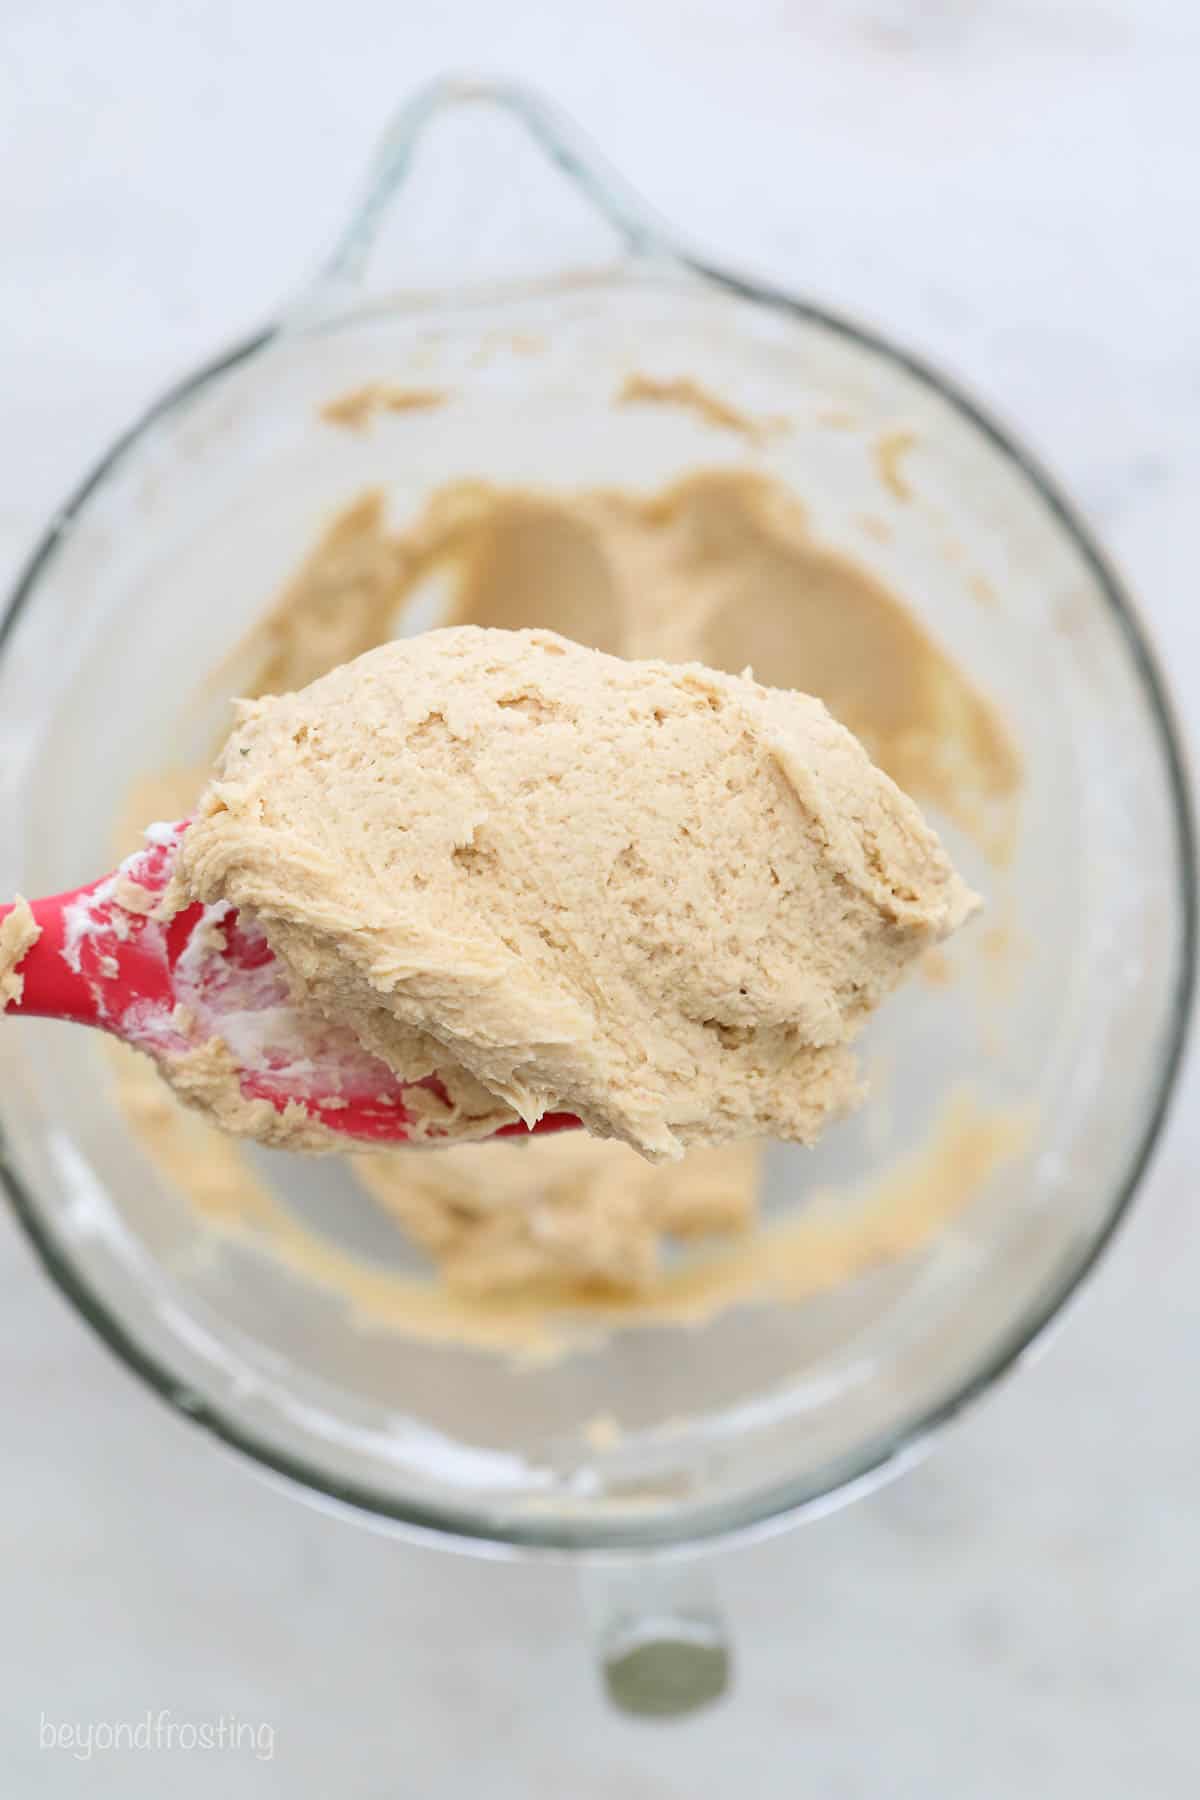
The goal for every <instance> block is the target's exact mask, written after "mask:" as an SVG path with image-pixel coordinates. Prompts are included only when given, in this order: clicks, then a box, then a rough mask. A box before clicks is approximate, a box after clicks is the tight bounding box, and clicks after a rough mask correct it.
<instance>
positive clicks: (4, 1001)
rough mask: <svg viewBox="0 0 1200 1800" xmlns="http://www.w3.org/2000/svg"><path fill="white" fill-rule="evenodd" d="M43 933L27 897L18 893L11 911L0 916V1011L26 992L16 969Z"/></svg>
mask: <svg viewBox="0 0 1200 1800" xmlns="http://www.w3.org/2000/svg"><path fill="white" fill-rule="evenodd" d="M41 935H42V928H41V926H40V925H39V924H38V922H37V920H36V919H35V918H34V916H33V912H32V910H31V908H30V905H29V902H28V900H25V899H22V897H21V895H20V894H18V895H17V896H16V898H15V900H14V901H13V906H12V911H11V912H9V913H6V914H5V916H4V918H3V920H0V1012H3V1011H4V1010H5V1008H6V1007H9V1006H15V1005H17V1003H18V1002H19V1001H20V998H21V995H22V994H23V993H24V992H25V979H24V976H22V975H18V974H17V970H18V968H19V967H20V965H21V962H22V961H23V959H24V957H25V955H26V953H27V952H28V951H29V950H31V949H32V947H33V946H34V944H36V943H37V941H38V939H39V938H40V937H41Z"/></svg>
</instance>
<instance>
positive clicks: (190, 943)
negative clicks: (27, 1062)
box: [0, 820, 578, 1148]
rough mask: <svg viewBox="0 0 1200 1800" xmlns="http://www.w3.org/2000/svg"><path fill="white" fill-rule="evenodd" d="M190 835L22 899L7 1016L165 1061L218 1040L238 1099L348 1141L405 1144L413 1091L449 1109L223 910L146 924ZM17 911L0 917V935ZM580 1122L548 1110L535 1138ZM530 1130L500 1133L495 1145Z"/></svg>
mask: <svg viewBox="0 0 1200 1800" xmlns="http://www.w3.org/2000/svg"><path fill="white" fill-rule="evenodd" d="M186 829H187V822H186V820H185V821H184V822H183V823H182V824H175V825H152V826H151V827H150V829H149V830H148V831H147V833H146V845H145V848H144V849H142V850H139V851H136V852H135V853H134V855H132V856H130V857H127V858H126V860H125V861H124V862H123V863H122V864H121V867H120V868H119V869H118V870H117V871H116V873H115V874H112V875H108V876H106V877H105V878H104V879H103V880H102V881H95V882H93V883H92V884H91V885H90V886H89V887H83V888H76V889H75V890H74V891H73V892H71V893H67V894H54V895H52V896H51V897H50V898H49V899H46V900H35V901H33V902H31V911H32V913H33V916H34V919H35V921H36V923H37V924H38V925H39V927H40V928H41V936H40V937H39V938H38V940H37V942H36V943H35V944H33V945H32V946H31V947H30V949H29V950H28V951H27V952H26V953H25V956H24V957H23V958H22V960H21V962H20V963H19V964H18V965H17V967H16V970H15V973H17V974H19V975H20V977H21V979H22V982H23V991H22V993H21V997H20V999H19V1000H15V1001H11V1002H10V1003H9V1005H8V1008H7V1012H8V1013H9V1014H21V1013H23V1014H29V1015H32V1016H34V1017H37V1018H43V1019H67V1020H70V1021H72V1022H73V1023H75V1024H77V1025H95V1026H98V1027H99V1028H100V1030H101V1031H107V1032H110V1033H111V1034H112V1035H113V1036H114V1037H119V1038H123V1039H124V1040H125V1042H126V1043H128V1044H133V1045H134V1046H135V1047H136V1048H137V1049H139V1050H145V1051H147V1052H148V1053H149V1054H150V1055H151V1056H154V1057H156V1058H157V1059H159V1060H160V1061H167V1060H169V1059H170V1058H171V1057H172V1056H179V1055H182V1054H183V1053H185V1052H187V1051H189V1050H194V1049H195V1048H196V1047H197V1044H198V1043H203V1042H204V1041H206V1040H208V1039H210V1038H213V1037H219V1038H222V1039H223V1040H224V1041H225V1043H226V1044H227V1045H228V1047H229V1049H230V1051H231V1052H232V1054H233V1057H234V1059H235V1061H236V1063H237V1065H238V1080H239V1084H240V1087H241V1091H242V1094H243V1095H244V1097H245V1098H246V1099H247V1100H268V1101H269V1102H270V1103H271V1105H272V1106H274V1107H275V1108H276V1110H277V1111H280V1112H282V1111H283V1109H284V1108H285V1107H286V1106H287V1105H288V1103H289V1101H291V1102H295V1103H296V1104H298V1105H300V1106H302V1107H303V1108H304V1109H305V1111H306V1112H308V1113H309V1114H310V1115H311V1116H312V1117H313V1118H315V1119H317V1120H319V1121H320V1123H321V1124H322V1125H325V1126H327V1127H328V1128H329V1130H330V1131H335V1132H339V1133H340V1134H342V1135H343V1136H344V1137H346V1138H348V1139H358V1140H360V1141H361V1140H366V1141H368V1142H372V1143H396V1144H402V1143H404V1142H406V1141H407V1139H408V1137H409V1134H410V1126H411V1124H412V1121H413V1117H414V1108H413V1105H412V1095H413V1089H414V1088H416V1087H422V1088H426V1089H429V1090H431V1091H432V1093H434V1094H435V1095H436V1096H437V1097H438V1099H440V1100H442V1101H444V1102H446V1104H447V1106H448V1105H449V1097H448V1095H447V1093H446V1090H445V1088H444V1087H443V1085H442V1083H441V1081H440V1080H439V1078H438V1077H437V1076H436V1075H429V1076H426V1077H425V1078H424V1079H423V1080H422V1081H420V1082H415V1083H413V1082H404V1081H401V1080H400V1079H399V1077H398V1076H396V1075H395V1074H394V1073H393V1071H392V1070H391V1069H389V1068H388V1066H387V1064H386V1063H383V1062H380V1061H379V1060H378V1059H377V1058H376V1057H373V1056H371V1055H370V1054H369V1053H368V1052H367V1051H365V1050H364V1049H363V1048H362V1046H361V1044H359V1042H358V1040H357V1038H355V1036H354V1035H353V1033H352V1032H350V1031H349V1030H347V1029H345V1028H343V1027H339V1026H336V1025H331V1024H329V1023H328V1022H327V1021H325V1020H323V1019H322V1018H321V1017H320V1016H319V1015H317V1014H315V1013H312V1012H309V1011H306V1010H305V1009H304V1008H302V1007H298V1006H296V1005H295V1004H294V1003H293V1002H292V1000H291V997H290V995H289V992H288V986H287V981H286V979H285V976H284V972H283V970H282V969H281V968H280V966H279V964H278V963H277V962H276V960H275V958H274V956H273V955H272V953H271V948H270V945H269V944H268V943H267V940H266V937H265V935H264V934H263V932H262V930H261V928H260V927H259V926H258V925H257V924H256V923H254V922H253V921H251V920H249V919H245V918H242V917H241V916H239V914H238V913H237V912H236V911H235V910H234V909H233V908H232V907H229V906H226V905H223V904H222V905H218V906H201V905H199V904H195V905H193V906H189V907H188V908H187V909H186V910H185V911H184V912H181V913H178V914H177V915H176V916H175V918H173V919H172V920H171V922H170V923H169V924H167V925H163V924H161V923H160V922H159V921H158V920H157V919H154V918H152V917H150V916H149V915H150V913H151V911H152V910H153V908H154V906H155V904H156V902H157V901H158V899H159V898H160V897H161V895H162V893H163V890H164V889H165V888H166V886H167V883H168V882H169V880H170V878H171V871H172V868H173V866H174V862H175V856H176V853H177V851H178V848H179V840H180V838H181V837H182V835H183V833H184V831H185V830H186ZM12 911H13V908H12V907H10V906H5V907H0V924H2V923H3V921H4V919H5V918H6V917H7V916H8V914H9V913H11V912H12ZM177 1008H183V1009H184V1012H183V1013H182V1014H181V1013H180V1012H178V1011H177V1010H176V1009H177ZM421 1114H422V1117H423V1122H424V1129H425V1132H426V1133H429V1132H430V1131H432V1132H433V1135H435V1136H436V1135H438V1133H437V1127H436V1125H433V1126H432V1127H431V1126H430V1124H429V1119H428V1104H427V1102H426V1104H425V1105H423V1106H422V1107H421ZM577 1124H578V1120H577V1119H574V1118H572V1117H571V1116H570V1115H569V1114H566V1113H548V1114H547V1115H546V1117H545V1118H543V1119H541V1120H540V1121H539V1122H538V1124H537V1125H536V1126H535V1127H534V1130H535V1131H537V1132H539V1133H542V1132H547V1131H558V1130H562V1129H563V1128H565V1127H567V1126H572V1125H577ZM526 1130H527V1128H526V1127H525V1126H524V1125H521V1124H513V1125H504V1126H502V1127H501V1128H500V1130H499V1131H498V1132H497V1134H496V1135H497V1136H500V1137H505V1136H510V1135H513V1134H516V1135H524V1134H525V1132H526ZM443 1135H444V1134H443ZM421 1141H422V1142H425V1141H427V1137H422V1140H421ZM349 1147H350V1146H349V1145H347V1148H349Z"/></svg>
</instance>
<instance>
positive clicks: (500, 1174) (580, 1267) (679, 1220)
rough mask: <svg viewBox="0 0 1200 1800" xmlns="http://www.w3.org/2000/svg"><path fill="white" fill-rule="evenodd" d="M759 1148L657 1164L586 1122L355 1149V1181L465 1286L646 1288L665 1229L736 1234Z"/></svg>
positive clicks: (742, 1226) (743, 1225)
mask: <svg viewBox="0 0 1200 1800" xmlns="http://www.w3.org/2000/svg"><path fill="white" fill-rule="evenodd" d="M759 1156H760V1151H759V1147H758V1145H757V1144H753V1143H749V1142H745V1141H743V1142H742V1143H738V1144H722V1145H719V1146H718V1147H717V1148H715V1149H709V1150H693V1151H692V1152H691V1153H690V1154H689V1155H688V1156H687V1157H686V1158H684V1160H683V1161H682V1162H679V1163H675V1164H672V1165H669V1166H668V1167H665V1168H662V1167H658V1168H656V1167H655V1166H654V1165H653V1164H651V1163H648V1162H646V1161H645V1160H644V1159H643V1158H642V1157H640V1156H636V1155H635V1154H634V1153H633V1151H632V1150H629V1149H627V1148H626V1147H625V1146H624V1145H623V1144H614V1143H606V1142H604V1141H603V1140H601V1139H599V1138H593V1137H589V1136H587V1135H586V1133H584V1132H580V1131H572V1132H565V1131H564V1132H560V1133H558V1134H557V1135H555V1136H553V1137H544V1138H526V1139H508V1140H504V1141H498V1142H496V1143H494V1144H459V1145H456V1146H454V1147H452V1148H451V1149H449V1150H443V1151H440V1152H439V1153H438V1154H437V1155H434V1156H406V1155H404V1154H403V1153H402V1154H400V1155H392V1156H364V1157H360V1158H357V1159H356V1161H355V1165H354V1167H355V1173H356V1174H357V1175H358V1178H359V1180H360V1181H361V1182H362V1183H363V1185H364V1187H366V1188H367V1190H368V1191H369V1192H370V1193H371V1194H372V1195H373V1196H374V1197H375V1199H377V1200H378V1201H379V1203H380V1205H381V1206H383V1207H384V1208H385V1209H386V1210H387V1211H388V1212H389V1213H391V1215H392V1216H393V1217H394V1218H395V1219H396V1220H397V1221H398V1222H399V1223H400V1225H401V1226H403V1228H404V1230H405V1231H406V1232H407V1233H408V1235H409V1236H410V1237H411V1238H413V1239H414V1240H415V1242H416V1243H418V1244H420V1245H421V1246H422V1248H423V1249H425V1250H428V1252H429V1253H430V1255H431V1256H432V1257H434V1258H435V1259H436V1261H437V1263H438V1266H439V1268H440V1269H441V1272H442V1276H443V1278H444V1280H445V1281H446V1282H447V1284H448V1285H449V1286H450V1287H451V1288H453V1289H454V1291H455V1292H456V1293H458V1294H461V1295H462V1296H463V1297H464V1298H470V1297H474V1298H477V1299H483V1298H486V1297H488V1296H496V1295H501V1294H529V1295H533V1294H536V1293H538V1292H541V1293H542V1294H546V1293H548V1292H551V1291H553V1292H557V1293H559V1294H561V1293H562V1292H564V1291H570V1292H581V1291H584V1290H587V1289H596V1290H600V1291H604V1292H607V1293H629V1294H634V1293H646V1292H648V1291H650V1290H651V1288H652V1287H653V1285H654V1283H655V1281H656V1280H657V1279H658V1278H659V1276H660V1274H661V1271H662V1256H661V1248H662V1243H663V1241H664V1239H666V1238H702V1237H716V1236H720V1237H737V1236H740V1235H741V1234H742V1233H743V1232H745V1231H748V1230H749V1229H750V1227H751V1225H752V1224H753V1222H754V1190H755V1178H756V1174H757V1165H758V1161H759Z"/></svg>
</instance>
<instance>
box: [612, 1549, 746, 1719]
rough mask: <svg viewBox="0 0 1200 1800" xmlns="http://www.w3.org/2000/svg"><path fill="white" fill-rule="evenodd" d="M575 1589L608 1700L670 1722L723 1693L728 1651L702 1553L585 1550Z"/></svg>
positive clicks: (727, 1681) (730, 1658) (727, 1674)
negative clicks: (614, 1553)
mask: <svg viewBox="0 0 1200 1800" xmlns="http://www.w3.org/2000/svg"><path fill="white" fill-rule="evenodd" d="M579 1580H580V1588H581V1591H582V1596H583V1603H584V1609H585V1613H586V1616H587V1620H588V1627H589V1634H590V1637H591V1644H592V1653H593V1655H594V1657H595V1659H596V1665H597V1668H598V1670H599V1673H600V1677H601V1680H602V1681H603V1683H604V1689H605V1692H606V1694H607V1696H608V1699H609V1701H610V1703H611V1704H612V1705H613V1706H614V1707H615V1708H616V1709H617V1711H618V1712H623V1713H629V1714H633V1715H635V1716H637V1717H640V1718H658V1719H672V1718H680V1717H682V1716H683V1715H684V1714H686V1713H692V1712H696V1711H698V1710H699V1709H700V1708H701V1707H705V1706H710V1705H712V1703H713V1702H714V1701H715V1700H719V1699H720V1698H721V1696H722V1695H723V1694H725V1693H726V1692H728V1690H729V1687H730V1685H731V1681H732V1672H733V1654H732V1650H731V1648H730V1644H729V1640H728V1637H727V1634H726V1629H725V1622H724V1618H723V1616H722V1613H721V1610H720V1606H719V1604H718V1602H717V1598H716V1588H715V1584H714V1582H713V1577H712V1566H711V1561H710V1560H709V1559H708V1558H706V1557H704V1556H702V1555H694V1554H693V1555H685V1556H680V1555H654V1554H652V1553H650V1552H645V1553H643V1554H640V1555H634V1556H610V1555H598V1554H597V1555H588V1556H585V1557H584V1559H583V1561H582V1564H581V1568H580V1576H579Z"/></svg>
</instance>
